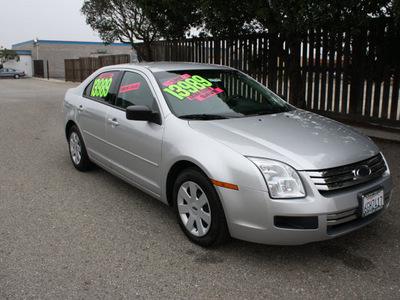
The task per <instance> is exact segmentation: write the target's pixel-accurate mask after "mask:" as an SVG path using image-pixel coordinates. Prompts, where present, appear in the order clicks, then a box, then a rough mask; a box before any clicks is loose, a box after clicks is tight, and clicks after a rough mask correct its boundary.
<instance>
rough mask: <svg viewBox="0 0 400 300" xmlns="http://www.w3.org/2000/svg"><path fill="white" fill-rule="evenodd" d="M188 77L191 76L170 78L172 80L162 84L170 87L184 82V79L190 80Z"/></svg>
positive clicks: (184, 75)
mask: <svg viewBox="0 0 400 300" xmlns="http://www.w3.org/2000/svg"><path fill="white" fill-rule="evenodd" d="M190 77H192V76H190V75H189V74H183V75H181V76H178V77H175V78H172V79H170V80H168V81H166V82H164V83H163V85H165V86H170V85H171V84H174V83H177V82H179V81H182V80H185V79H187V78H190Z"/></svg>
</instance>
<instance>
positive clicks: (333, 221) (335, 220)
mask: <svg viewBox="0 0 400 300" xmlns="http://www.w3.org/2000/svg"><path fill="white" fill-rule="evenodd" d="M355 219H357V208H355V209H351V210H347V211H344V212H341V213H336V214H330V215H328V216H327V225H328V226H337V225H340V224H343V223H347V222H350V221H353V220H355Z"/></svg>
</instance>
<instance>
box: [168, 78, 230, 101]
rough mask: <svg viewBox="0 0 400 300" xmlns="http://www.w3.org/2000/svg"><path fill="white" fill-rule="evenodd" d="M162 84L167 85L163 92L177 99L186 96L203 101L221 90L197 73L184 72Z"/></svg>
mask: <svg viewBox="0 0 400 300" xmlns="http://www.w3.org/2000/svg"><path fill="white" fill-rule="evenodd" d="M163 85H164V86H167V87H166V88H164V91H165V92H167V93H169V94H171V95H172V96H174V97H176V98H178V99H179V100H183V99H185V98H187V99H189V100H194V99H196V100H199V101H203V100H205V99H208V98H210V97H212V96H214V95H217V94H219V93H222V92H223V90H222V89H220V88H212V87H211V86H212V83H211V82H210V81H208V80H207V79H205V78H203V77H201V76H199V75H193V76H190V75H189V74H184V75H181V76H178V77H176V78H173V79H171V80H168V81H166V82H164V83H163Z"/></svg>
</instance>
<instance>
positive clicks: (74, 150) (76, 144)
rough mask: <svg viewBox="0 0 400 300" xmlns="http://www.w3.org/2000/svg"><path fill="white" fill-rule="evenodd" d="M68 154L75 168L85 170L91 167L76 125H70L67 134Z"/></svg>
mask: <svg viewBox="0 0 400 300" xmlns="http://www.w3.org/2000/svg"><path fill="white" fill-rule="evenodd" d="M68 146H69V155H70V157H71V161H72V163H73V165H74V167H75V168H76V169H78V170H79V171H86V170H89V169H90V168H91V167H92V163H91V162H90V160H89V157H88V155H87V152H86V148H85V144H84V143H83V140H82V136H81V133H80V132H79V129H78V128H77V127H76V126H72V127H71V129H70V131H69V134H68Z"/></svg>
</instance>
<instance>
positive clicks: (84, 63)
mask: <svg viewBox="0 0 400 300" xmlns="http://www.w3.org/2000/svg"><path fill="white" fill-rule="evenodd" d="M129 61H130V56H129V55H128V54H118V55H103V56H99V57H81V58H78V59H65V60H64V64H65V81H78V82H81V81H83V80H85V79H86V78H87V77H88V76H89V75H90V74H92V73H93V72H94V71H96V70H97V69H99V68H101V67H104V66H109V65H116V64H123V63H129Z"/></svg>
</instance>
